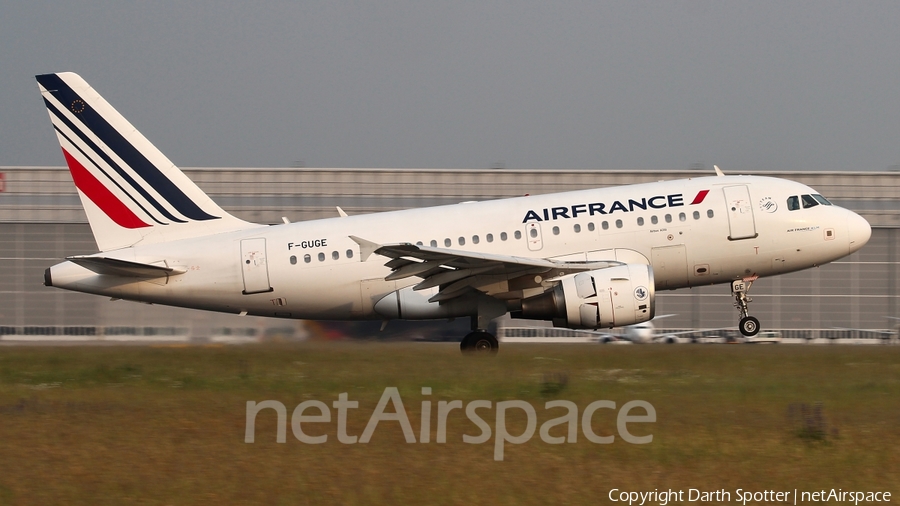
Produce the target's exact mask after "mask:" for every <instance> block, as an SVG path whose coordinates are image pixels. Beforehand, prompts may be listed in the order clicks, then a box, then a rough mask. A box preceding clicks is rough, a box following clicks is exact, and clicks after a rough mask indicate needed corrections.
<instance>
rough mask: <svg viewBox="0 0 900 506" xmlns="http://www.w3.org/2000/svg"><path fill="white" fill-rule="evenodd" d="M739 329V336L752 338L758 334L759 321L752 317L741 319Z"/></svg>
mask: <svg viewBox="0 0 900 506" xmlns="http://www.w3.org/2000/svg"><path fill="white" fill-rule="evenodd" d="M739 327H740V329H741V334H743V335H744V337H753V336H755V335H756V334H759V320H757V319H756V318H755V317H753V316H747V317H745V318H741V323H740V325H739Z"/></svg>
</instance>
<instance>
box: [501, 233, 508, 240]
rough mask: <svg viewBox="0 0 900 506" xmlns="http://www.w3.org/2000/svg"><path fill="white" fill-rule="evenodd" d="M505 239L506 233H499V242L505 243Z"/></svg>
mask: <svg viewBox="0 0 900 506" xmlns="http://www.w3.org/2000/svg"><path fill="white" fill-rule="evenodd" d="M506 238H507V235H506V232H500V240H501V241H505V240H506Z"/></svg>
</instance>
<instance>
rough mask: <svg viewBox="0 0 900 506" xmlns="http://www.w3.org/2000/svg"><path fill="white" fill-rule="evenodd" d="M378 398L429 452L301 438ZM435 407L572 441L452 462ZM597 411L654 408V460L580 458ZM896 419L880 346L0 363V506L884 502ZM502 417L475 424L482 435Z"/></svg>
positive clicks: (468, 453)
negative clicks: (809, 493) (813, 493)
mask: <svg viewBox="0 0 900 506" xmlns="http://www.w3.org/2000/svg"><path fill="white" fill-rule="evenodd" d="M386 387H396V388H397V389H398V392H399V394H400V396H402V400H403V403H404V408H405V411H406V413H407V415H408V417H409V420H410V423H411V425H412V429H413V431H414V433H415V436H416V438H419V435H420V420H421V411H422V404H421V403H422V401H423V400H427V401H431V403H432V404H431V420H432V421H431V425H432V429H431V431H430V439H431V442H430V443H416V444H409V443H407V442H405V439H404V435H403V432H402V430H401V427H400V424H399V423H398V422H396V421H383V422H381V423H380V424H379V425H378V427H377V429H376V430H375V432H374V435H373V436H372V438H371V441H370V442H369V443H367V444H342V443H340V442H338V440H337V423H336V419H337V410H335V409H332V410H331V411H332V420H331V423H311V424H305V425H304V426H303V428H304V430H305V431H306V432H307V433H308V434H311V435H321V434H327V435H328V440H327V441H326V442H325V443H324V444H317V445H311V444H305V443H301V442H300V441H299V440H298V439H297V438H295V437H294V435H293V433H292V431H291V420H290V416H291V413H292V411H293V409H294V407H296V406H297V405H298V404H299V403H300V402H303V401H307V400H319V401H322V402H324V403H325V404H327V405H328V406H331V405H332V402H334V401H336V400H338V395H339V394H340V393H342V392H346V393H347V394H348V396H349V399H350V400H351V401H352V400H355V401H358V402H359V408H358V409H351V410H350V411H349V415H348V423H347V427H348V429H347V433H348V434H349V435H356V436H359V435H361V434H362V433H363V430H364V429H365V427H366V424H367V422H368V421H369V417H370V415H371V414H372V413H373V410H374V409H375V407H376V404H377V403H378V401H379V399H380V398H381V396H382V393H383V392H384V390H385V388H386ZM422 387H430V388H431V389H432V394H431V395H430V396H425V395H423V394H422ZM264 400H277V401H279V402H281V403H283V404H284V405H285V406H286V409H287V416H288V420H287V431H286V433H287V442H286V443H276V432H277V430H276V414H275V411H274V410H271V409H268V410H263V411H261V412H260V413H259V415H258V417H257V421H256V431H255V435H256V436H255V437H256V439H255V442H254V443H252V444H248V443H245V442H244V435H245V434H244V433H245V414H246V404H247V401H257V402H261V401H264ZM441 400H444V401H452V400H461V401H462V402H463V404H468V403H469V402H471V401H475V400H488V401H491V402H492V403H494V405H495V404H496V403H497V402H499V401H506V400H522V401H526V402H528V403H530V404H531V405H532V406H533V407H534V408H535V410H536V413H537V427H538V430H539V429H540V425H541V424H542V423H544V422H545V421H546V420H549V419H551V418H555V417H559V416H562V415H564V414H565V410H564V409H562V408H556V409H555V410H545V409H544V404H545V403H546V402H547V401H551V400H569V401H573V402H574V403H575V404H577V406H578V407H579V420H578V438H577V442H576V443H564V444H548V443H546V442H544V441H542V440H541V438H540V437H539V435H538V431H537V430H536V431H535V434H534V437H532V438H531V439H530V440H529V441H527V442H525V443H523V444H518V445H516V444H506V445H505V446H504V449H505V451H504V460H503V461H495V460H494V439H493V438H492V439H491V440H490V441H489V442H487V443H484V444H467V443H464V442H463V439H462V438H463V435H478V434H479V433H480V429H479V428H478V427H477V426H476V425H475V424H474V423H473V422H472V421H470V420H469V419H468V418H467V417H466V416H465V413H464V411H463V410H455V411H453V412H451V414H450V415H449V417H448V418H447V431H446V432H447V442H446V443H436V442H435V435H436V429H435V424H436V418H437V415H436V406H437V403H438V401H441ZM596 400H611V401H614V402H615V403H616V406H617V408H618V407H621V406H622V405H623V404H624V403H626V402H628V401H631V400H644V401H647V402H649V403H651V404H652V406H653V407H654V408H655V410H656V416H657V421H656V422H655V423H644V424H633V425H629V428H630V429H631V430H632V431H633V432H634V434H635V435H639V436H643V435H650V434H652V435H653V441H652V442H651V443H649V444H643V445H636V444H630V443H627V442H625V441H624V440H622V438H620V437H618V436H616V439H615V441H614V442H613V443H612V444H596V443H592V442H590V441H588V440H587V439H586V438H585V437H584V435H583V433H582V427H581V420H580V417H581V410H583V409H584V407H586V406H587V405H588V404H590V403H591V402H593V401H596ZM898 401H900V347H890V346H885V347H875V346H872V347H869V346H865V347H862V346H860V347H854V346H788V345H773V346H740V345H738V346H728V345H683V346H665V345H650V346H597V345H537V344H527V345H510V344H507V345H504V346H503V350H502V351H501V352H500V354H499V355H497V356H496V357H492V358H487V357H463V356H461V355H460V353H459V349H458V346H457V345H455V344H433V343H402V344H383V343H382V344H376V343H302V344H292V345H284V344H281V345H279V344H273V345H253V346H241V347H201V346H196V347H135V346H123V347H3V348H0V504H17V505H18V504H22V505H30V504H91V505H103V504H173V505H174V504H285V505H294V504H377V503H382V504H535V505H537V504H541V505H543V504H549V503H553V504H607V503H609V499H608V497H609V492H610V490H611V489H621V490H629V491H653V490H654V489H659V490H666V489H670V488H671V489H675V490H679V489H680V490H685V491H687V490H688V488H695V489H700V490H709V491H712V490H721V489H724V490H727V491H731V492H732V496H731V500H732V502H735V501H736V497H735V495H734V491H735V490H737V489H739V488H740V489H743V490H750V491H762V490H790V491H793V490H794V489H799V490H800V491H804V490H821V489H825V490H830V489H832V488H835V489H838V488H840V489H843V490H861V491H889V492H892V493H893V494H895V495H896V494H898V493H900V455H898V449H900V402H898ZM392 411H393V409H392V408H391V407H390V405H389V406H388V409H387V412H392ZM317 413H318V412H317V411H316V410H315V409H313V410H310V411H308V412H306V414H307V415H314V414H317ZM495 413H496V410H495V409H494V408H490V409H485V410H480V411H479V414H480V415H481V416H482V417H483V418H484V420H485V421H486V422H487V423H488V424H489V425H490V426H491V427H493V428H494V429H496V427H495V421H494V414H495ZM642 413H643V411H642V410H640V409H638V410H635V411H634V412H632V414H642ZM506 425H507V427H508V430H509V433H510V434H513V435H518V434H521V433H522V432H523V431H524V430H525V427H526V420H525V415H524V411H522V410H515V409H512V410H508V416H507V422H506ZM592 427H593V429H592V430H593V431H594V432H596V433H597V435H617V432H616V430H617V425H616V412H615V411H614V410H609V409H600V410H598V411H597V412H596V413H595V415H594V417H593V419H592ZM494 432H496V430H495V431H494ZM551 435H553V436H562V435H566V426H565V425H561V426H558V427H555V428H554V429H553V430H552V431H551ZM685 494H687V492H685ZM685 499H687V495H685ZM896 499H897V498H896V496H895V497H894V498H893V499H892V500H893V501H896ZM685 503H686V501H685ZM619 504H621V503H619ZM648 504H659V502H652V503H648Z"/></svg>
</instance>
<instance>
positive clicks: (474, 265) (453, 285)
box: [372, 243, 621, 302]
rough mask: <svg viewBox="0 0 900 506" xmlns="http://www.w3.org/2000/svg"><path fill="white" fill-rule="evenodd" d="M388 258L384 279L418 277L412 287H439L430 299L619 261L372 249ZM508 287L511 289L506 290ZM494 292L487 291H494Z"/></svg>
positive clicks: (405, 248)
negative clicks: (564, 260) (537, 275)
mask: <svg viewBox="0 0 900 506" xmlns="http://www.w3.org/2000/svg"><path fill="white" fill-rule="evenodd" d="M372 252H373V253H375V254H377V255H382V256H385V257H388V258H390V259H391V260H390V261H389V262H387V263H386V264H385V265H386V266H387V267H389V268H390V269H391V271H392V272H391V273H390V274H389V275H388V276H387V277H386V278H385V279H386V280H388V281H390V280H397V279H405V278H408V277H412V276H416V277H419V278H422V281H421V282H419V283H418V284H416V285H415V286H413V289H414V290H425V289H427V288H432V287H435V286H438V287H440V291H439V292H438V294H437V295H435V296H433V297H431V298H430V299H429V301H430V302H438V301H443V300H449V299H452V298H455V297H459V296H461V295H464V294H465V293H466V292H467V291H469V290H471V289H475V290H480V289H481V291H486V290H483V288H484V287H487V286H490V285H496V284H498V283H503V282H508V281H511V280H515V279H519V278H522V277H524V276H533V275H536V274H541V275H542V277H543V278H544V279H545V280H552V279H553V278H557V277H560V276H564V275H566V274H570V273H575V272H583V271H591V270H596V269H604V268H607V267H610V266H613V265H621V264H620V263H619V262H608V261H604V262H562V261H555V260H548V259H541V258H525V257H517V256H510V255H495V254H490V253H475V252H471V251H460V250H452V249H444V248H432V247H428V246H417V245H415V244H409V243H398V244H385V245H380V246H378V247H377V248H374V249H373V250H372ZM510 291H512V290H510ZM494 294H495V293H489V295H494Z"/></svg>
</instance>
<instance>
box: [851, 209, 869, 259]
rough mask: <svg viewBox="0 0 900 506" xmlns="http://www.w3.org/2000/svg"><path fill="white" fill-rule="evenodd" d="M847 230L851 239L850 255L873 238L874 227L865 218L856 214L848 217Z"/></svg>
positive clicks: (852, 213)
mask: <svg viewBox="0 0 900 506" xmlns="http://www.w3.org/2000/svg"><path fill="white" fill-rule="evenodd" d="M847 229H848V234H849V237H850V253H853V252H854V251H857V250H859V249H860V248H862V247H863V246H865V244H866V243H867V242H869V238H870V237H872V226H871V225H869V222H868V221H866V219H865V218H863V217H862V216H860V215H858V214H856V213H854V212H851V213H850V216H849V217H847Z"/></svg>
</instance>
